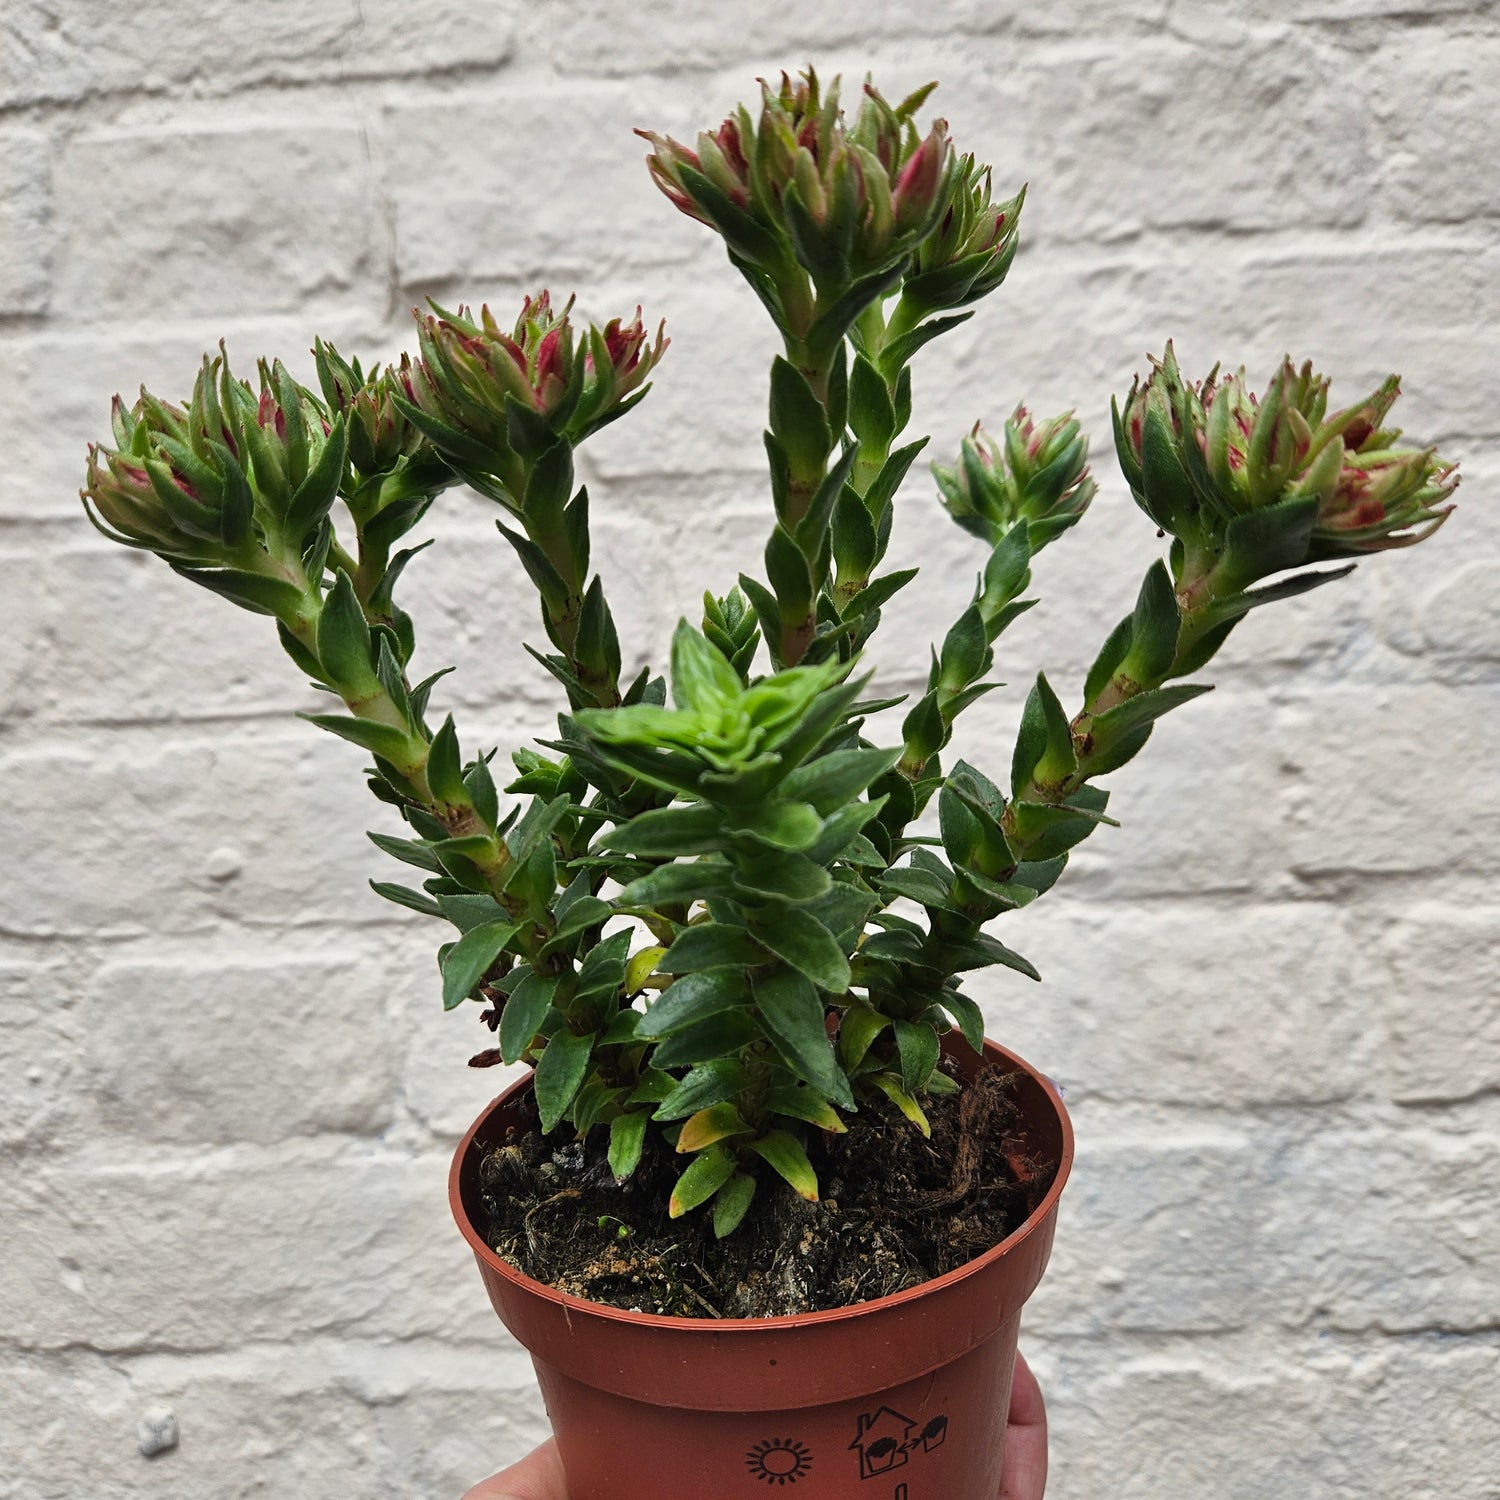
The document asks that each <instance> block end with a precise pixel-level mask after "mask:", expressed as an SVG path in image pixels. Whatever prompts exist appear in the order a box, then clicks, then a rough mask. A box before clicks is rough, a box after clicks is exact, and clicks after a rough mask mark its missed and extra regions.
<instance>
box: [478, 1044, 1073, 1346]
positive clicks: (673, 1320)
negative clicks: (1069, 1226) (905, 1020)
mask: <svg viewBox="0 0 1500 1500" xmlns="http://www.w3.org/2000/svg"><path fill="white" fill-rule="evenodd" d="M984 1056H985V1057H986V1059H988V1060H990V1061H992V1062H994V1061H1004V1062H1007V1063H1009V1064H1010V1065H1011V1066H1010V1068H1008V1069H1007V1071H1008V1072H1021V1073H1026V1074H1028V1075H1029V1076H1030V1077H1031V1078H1032V1079H1034V1080H1035V1081H1036V1082H1037V1083H1039V1084H1040V1085H1041V1087H1042V1091H1043V1093H1044V1094H1045V1095H1046V1096H1047V1098H1048V1100H1049V1102H1050V1103H1051V1104H1052V1106H1053V1108H1054V1110H1055V1111H1056V1113H1057V1122H1058V1126H1059V1129H1060V1132H1061V1135H1062V1149H1061V1151H1060V1152H1059V1154H1058V1163H1057V1172H1056V1175H1055V1176H1054V1177H1053V1179H1052V1185H1051V1186H1050V1187H1049V1188H1048V1189H1047V1192H1046V1194H1045V1195H1044V1196H1043V1198H1042V1201H1041V1202H1040V1203H1039V1204H1038V1205H1037V1206H1036V1208H1035V1209H1033V1210H1032V1212H1031V1214H1030V1215H1029V1217H1028V1218H1027V1219H1026V1222H1025V1223H1024V1224H1022V1225H1021V1226H1020V1227H1019V1228H1018V1229H1014V1230H1012V1231H1011V1233H1010V1234H1008V1235H1007V1236H1006V1237H1005V1238H1004V1239H1003V1240H1001V1241H1000V1242H999V1244H997V1245H993V1246H991V1247H990V1249H988V1250H986V1251H985V1252H984V1254H983V1255H976V1256H975V1257H974V1259H973V1260H968V1261H965V1262H964V1263H963V1265H961V1266H956V1267H955V1268H954V1269H953V1270H951V1271H948V1272H946V1273H945V1274H943V1275H942V1276H934V1277H932V1278H931V1279H930V1280H928V1281H924V1282H921V1283H920V1284H919V1285H917V1286H913V1287H907V1288H906V1289H905V1290H904V1291H900V1292H892V1293H891V1294H890V1295H889V1296H886V1297H875V1298H872V1299H871V1300H870V1301H868V1302H855V1303H852V1304H851V1305H849V1306H847V1307H831V1308H826V1309H825V1310H823V1311H822V1312H812V1313H790V1314H785V1315H783V1316H781V1317H776V1318H684V1317H673V1316H670V1315H668V1314H665V1313H644V1312H632V1311H630V1310H629V1309H628V1308H623V1307H613V1306H611V1305H610V1304H608V1303H605V1302H591V1301H589V1300H588V1299H587V1298H586V1297H575V1296H573V1295H572V1294H571V1293H569V1292H560V1291H558V1290H557V1289H556V1288H555V1287H552V1286H549V1285H547V1283H546V1282H544V1281H537V1280H535V1279H533V1278H532V1277H530V1276H527V1275H526V1274H525V1273H524V1272H523V1271H518V1270H517V1269H516V1268H515V1267H514V1266H513V1265H511V1264H510V1262H509V1261H506V1260H503V1259H501V1257H500V1256H498V1255H496V1254H495V1252H494V1251H493V1250H491V1249H490V1247H489V1246H488V1245H487V1244H486V1243H485V1241H484V1238H483V1236H481V1235H480V1233H479V1231H478V1230H477V1229H476V1228H475V1227H474V1225H473V1222H472V1221H471V1220H470V1218H469V1215H468V1213H467V1211H466V1210H465V1208H464V1203H463V1193H462V1187H461V1182H460V1179H461V1177H462V1174H463V1168H464V1163H465V1161H466V1160H467V1158H468V1154H469V1151H470V1149H471V1148H472V1146H473V1144H474V1141H475V1138H476V1137H477V1136H478V1135H479V1132H480V1131H481V1130H482V1129H483V1128H484V1126H485V1125H486V1124H488V1122H489V1119H490V1116H491V1115H493V1114H494V1112H495V1111H496V1110H497V1109H499V1108H500V1107H501V1105H503V1104H506V1103H508V1102H509V1101H510V1099H511V1098H512V1097H513V1096H514V1095H516V1094H518V1093H520V1092H521V1091H523V1090H525V1089H528V1088H530V1087H531V1077H530V1075H528V1076H526V1077H524V1078H518V1079H517V1080H516V1081H515V1082H514V1083H513V1084H511V1086H510V1087H509V1088H507V1089H505V1090H504V1091H503V1092H501V1093H500V1094H498V1095H496V1097H495V1098H493V1099H492V1100H491V1101H490V1102H489V1103H488V1104H487V1105H486V1106H485V1107H484V1109H482V1110H481V1111H480V1113H479V1116H478V1118H477V1119H476V1120H475V1121H474V1123H473V1124H472V1125H470V1126H469V1128H468V1130H466V1131H465V1132H464V1136H463V1139H462V1140H461V1141H460V1142H459V1143H458V1148H457V1149H456V1150H455V1151H454V1153H453V1161H452V1164H451V1165H450V1167H449V1169H448V1205H449V1207H450V1209H451V1210H452V1213H453V1217H454V1219H455V1220H456V1221H457V1223H458V1227H459V1231H460V1233H462V1235H463V1237H464V1238H465V1239H466V1240H467V1241H468V1243H469V1248H470V1249H471V1250H472V1251H473V1252H474V1254H475V1255H476V1256H477V1257H478V1258H479V1261H480V1263H481V1264H482V1265H483V1266H486V1267H487V1268H488V1269H489V1270H491V1271H493V1272H494V1273H495V1274H496V1275H497V1276H499V1277H501V1278H502V1279H504V1280H505V1281H508V1282H510V1283H512V1284H513V1285H514V1286H515V1287H516V1288H517V1290H519V1291H522V1292H525V1293H527V1294H528V1295H530V1296H533V1297H536V1298H539V1299H540V1300H542V1301H544V1302H550V1303H551V1304H553V1306H555V1307H557V1308H559V1309H560V1310H561V1311H562V1312H563V1314H564V1315H565V1316H567V1317H572V1316H577V1315H581V1316H585V1317H595V1318H600V1319H603V1320H604V1321H605V1322H609V1323H622V1324H630V1325H632V1326H634V1327H638V1328H641V1327H644V1328H660V1329H664V1330H670V1331H672V1332H674V1333H681V1332H689V1331H691V1332H696V1333H701V1334H704V1335H713V1336H721V1335H723V1334H725V1333H757V1332H762V1333H777V1332H785V1331H786V1330H788V1329H792V1328H806V1327H809V1326H818V1325H826V1324H838V1323H841V1322H844V1321H846V1320H848V1319H850V1318H856V1317H864V1316H869V1315H871V1314H873V1313H878V1312H882V1311H884V1310H885V1309H887V1308H894V1307H900V1306H902V1305H903V1304H905V1303H909V1302H915V1301H916V1300H917V1299H918V1298H921V1297H927V1296H931V1295H932V1294H933V1293H935V1292H938V1291H941V1290H943V1289H945V1288H947V1287H951V1286H957V1285H959V1284H960V1283H962V1282H964V1281H967V1280H968V1279H969V1278H970V1277H971V1276H975V1275H977V1274H979V1273H980V1272H982V1271H983V1270H984V1269H985V1268H986V1267H987V1266H989V1265H990V1264H992V1263H993V1262H994V1261H996V1260H998V1259H999V1258H1000V1257H1001V1256H1002V1255H1006V1254H1008V1253H1009V1252H1010V1251H1012V1250H1014V1249H1015V1248H1016V1247H1017V1246H1018V1245H1020V1244H1022V1243H1023V1242H1024V1241H1025V1240H1027V1239H1029V1238H1030V1237H1031V1235H1032V1234H1033V1233H1035V1232H1036V1231H1037V1230H1038V1229H1040V1228H1041V1227H1042V1226H1044V1225H1045V1224H1047V1223H1048V1221H1049V1220H1050V1218H1051V1216H1052V1214H1053V1212H1054V1210H1055V1209H1056V1207H1057V1201H1058V1199H1059V1198H1060V1197H1061V1196H1062V1190H1063V1188H1064V1187H1065V1186H1066V1185H1067V1181H1068V1176H1069V1173H1070V1172H1071V1171H1072V1167H1073V1156H1074V1138H1073V1122H1072V1121H1071V1120H1070V1119H1069V1118H1068V1111H1067V1108H1066V1106H1065V1105H1064V1104H1063V1100H1062V1094H1061V1093H1060V1091H1059V1089H1058V1087H1057V1085H1056V1084H1055V1083H1054V1082H1053V1081H1052V1080H1051V1079H1050V1078H1049V1077H1047V1075H1046V1074H1045V1073H1042V1072H1040V1071H1039V1070H1038V1069H1036V1068H1034V1067H1032V1066H1031V1064H1030V1063H1028V1062H1027V1061H1026V1060H1025V1059H1024V1058H1023V1057H1020V1056H1019V1055H1018V1054H1016V1053H1014V1052H1012V1051H1011V1050H1010V1049H1009V1048H1008V1047H1002V1046H1001V1045H1000V1044H999V1043H998V1042H995V1041H992V1040H990V1038H989V1037H986V1038H985V1039H984Z"/></svg>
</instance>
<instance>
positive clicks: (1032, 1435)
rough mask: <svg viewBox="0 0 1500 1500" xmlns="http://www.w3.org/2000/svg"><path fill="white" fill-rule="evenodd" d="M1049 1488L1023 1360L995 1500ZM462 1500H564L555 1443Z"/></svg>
mask: <svg viewBox="0 0 1500 1500" xmlns="http://www.w3.org/2000/svg"><path fill="white" fill-rule="evenodd" d="M1046 1488H1047V1408H1046V1404H1045V1403H1044V1402H1043V1400H1042V1391H1041V1387H1040V1386H1038V1385H1037V1383H1036V1376H1035V1375H1033V1374H1032V1373H1031V1370H1030V1368H1029V1367H1028V1366H1027V1364H1026V1361H1025V1360H1024V1359H1023V1358H1022V1357H1021V1355H1019V1354H1017V1355H1016V1373H1015V1378H1014V1380H1013V1381H1012V1382H1011V1387H1010V1414H1009V1416H1008V1418H1007V1419H1006V1428H1005V1488H1004V1489H1003V1490H1002V1491H1001V1492H1000V1496H999V1500H1042V1494H1043V1491H1045V1489H1046ZM464 1500H568V1485H567V1480H566V1478H565V1477H564V1475H563V1468H562V1461H561V1460H560V1459H559V1458H558V1456H557V1444H556V1443H551V1442H548V1443H543V1444H542V1446H541V1447H540V1448H538V1449H536V1450H535V1452H533V1453H529V1454H527V1456H526V1457H525V1458H523V1459H522V1460H521V1462H520V1463H518V1464H514V1465H512V1467H510V1468H509V1469H507V1470H506V1471H505V1472H504V1473H503V1474H496V1475H495V1477H494V1478H493V1479H486V1480H485V1481H484V1482H483V1483H482V1484H477V1485H475V1486H474V1488H473V1489H471V1490H470V1491H469V1492H468V1493H467V1494H466V1495H465V1496H464Z"/></svg>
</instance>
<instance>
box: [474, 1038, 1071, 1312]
mask: <svg viewBox="0 0 1500 1500" xmlns="http://www.w3.org/2000/svg"><path fill="white" fill-rule="evenodd" d="M945 1066H947V1064H945ZM525 1108H526V1111H527V1113H526V1114H525V1115H524V1116H523V1122H522V1124H521V1126H519V1127H516V1128H513V1129H512V1130H511V1131H510V1132H509V1133H508V1135H507V1137H506V1140H505V1142H504V1143H503V1144H501V1145H496V1146H492V1147H490V1149H489V1153H488V1155H487V1156H486V1157H485V1159H484V1161H483V1163H482V1164H481V1167H480V1174H479V1177H480V1184H481V1215H482V1217H483V1219H484V1220H485V1222H483V1223H482V1224H481V1225H480V1226H479V1227H480V1228H481V1229H482V1231H483V1233H484V1236H485V1239H486V1241H487V1242H488V1243H489V1245H490V1247H491V1248H492V1249H493V1250H494V1251H495V1252H496V1254H498V1255H499V1256H500V1257H501V1258H502V1259H504V1260H506V1261H508V1262H509V1263H510V1264H511V1265H513V1266H515V1267H516V1269H517V1270H519V1271H521V1272H523V1273H524V1274H525V1275H527V1276H530V1277H532V1278H533V1279H534V1280H536V1281H541V1282H545V1283H547V1284H548V1285H550V1286H553V1287H556V1288H557V1289H558V1290H559V1291H563V1292H568V1293H571V1294H572V1295H573V1296H576V1297H584V1298H587V1299H588V1300H589V1301H592V1302H603V1303H608V1304H609V1305H611V1306H614V1307H620V1308H626V1309H628V1310H630V1311H634V1312H646V1313H665V1314H669V1315H672V1316H677V1317H688V1318H771V1317H781V1316H785V1315H787V1314H792V1313H807V1312H819V1311H822V1310H824V1309H827V1308H834V1307H847V1306H850V1305H852V1304H854V1303H857V1302H868V1301H870V1300H872V1299H873V1298H876V1297H885V1296H888V1295H890V1294H891V1293H893V1292H899V1291H903V1290H905V1289H906V1288H907V1287H913V1286H918V1285H920V1284H921V1283H922V1282H924V1281H929V1280H931V1279H932V1278H933V1277H935V1276H942V1275H944V1274H945V1273H946V1272H948V1271H951V1270H954V1269H955V1268H956V1267H958V1266H961V1265H963V1264H964V1262H966V1261H969V1260H972V1259H973V1258H974V1257H975V1256H977V1255H982V1254H984V1252H985V1251H986V1250H989V1249H991V1248H992V1247H993V1246H995V1245H997V1244H999V1242H1000V1241H1001V1240H1003V1239H1004V1238H1005V1237H1006V1236H1007V1235H1008V1234H1010V1233H1011V1232H1012V1231H1014V1230H1015V1229H1017V1228H1019V1227H1020V1226H1021V1224H1023V1223H1024V1222H1025V1221H1026V1219H1027V1218H1028V1217H1029V1216H1030V1215H1031V1213H1032V1211H1033V1210H1034V1209H1035V1208H1036V1207H1037V1205H1038V1204H1039V1203H1040V1202H1041V1200H1042V1198H1043V1197H1044V1196H1045V1194H1046V1191H1047V1188H1048V1186H1049V1185H1050V1183H1051V1182H1052V1178H1053V1175H1054V1169H1055V1167H1056V1165H1057V1164H1056V1163H1055V1162H1049V1161H1040V1160H1037V1159H1035V1157H1033V1156H1032V1155H1031V1154H1030V1151H1029V1148H1028V1146H1027V1143H1026V1141H1025V1139H1024V1137H1023V1125H1022V1119H1021V1115H1020V1112H1019V1111H1018V1110H1017V1108H1016V1106H1015V1104H1014V1103H1013V1101H1012V1098H1011V1085H1010V1082H1009V1081H1008V1079H1007V1077H1006V1076H1005V1075H1003V1074H1001V1073H999V1072H997V1071H994V1070H990V1071H987V1072H984V1073H981V1074H980V1075H979V1076H978V1078H977V1079H976V1080H975V1082H974V1083H972V1084H969V1085H967V1086H965V1087H964V1088H963V1089H962V1091H961V1092H960V1093H958V1094H950V1095H936V1096H933V1097H932V1098H931V1099H930V1102H929V1104H928V1107H927V1114H928V1118H929V1121H930V1123H931V1125H932V1139H931V1140H926V1139H924V1138H923V1136H922V1135H921V1134H920V1133H919V1132H918V1131H917V1130H916V1129H915V1128H914V1127H913V1126H912V1125H911V1124H910V1123H909V1122H908V1121H906V1120H905V1119H904V1118H903V1117H902V1116H901V1115H900V1114H899V1113H898V1112H897V1111H896V1109H895V1108H894V1106H888V1105H886V1103H885V1101H883V1100H882V1101H881V1107H868V1106H867V1107H866V1108H865V1109H864V1110H863V1111H862V1112H861V1113H860V1114H859V1115H857V1116H855V1117H854V1118H853V1119H852V1120H851V1121H850V1122H849V1132H848V1134H847V1135H828V1134H825V1133H824V1132H821V1131H810V1132H809V1134H810V1136H811V1139H809V1141H808V1143H807V1145H808V1154H809V1156H810V1157H811V1158H812V1162H813V1165H814V1167H815V1168H816V1169H817V1173H818V1181H819V1184H820V1186H821V1188H822V1193H823V1201H822V1202H821V1203H818V1204H811V1203H807V1202H806V1201H804V1200H803V1199H801V1198H799V1197H797V1195H796V1194H795V1193H793V1192H792V1191H791V1189H790V1188H788V1187H786V1186H785V1185H784V1184H783V1183H782V1182H781V1181H780V1179H778V1178H775V1177H773V1176H771V1175H770V1174H769V1173H766V1174H764V1180H763V1181H762V1183H761V1188H760V1191H759V1193H758V1194H757V1195H756V1198H755V1202H754V1204H753V1205H752V1207H751V1210H750V1213H749V1215H748V1216H747V1218H746V1220H745V1222H744V1223H743V1224H742V1225H741V1227H740V1228H739V1229H738V1230H736V1231H735V1233H734V1234H732V1235H730V1236H729V1237H728V1238H727V1239H723V1240H718V1239H715V1238H714V1232H713V1223H712V1215H711V1214H710V1213H708V1212H706V1211H701V1210H700V1211H698V1212H694V1213H691V1214H688V1215H687V1216H685V1217H684V1218H681V1219H671V1218H668V1216H667V1200H668V1198H669V1197H670V1196H671V1192H672V1185H673V1183H674V1182H675V1181H676V1179H677V1175H678V1173H679V1171H680V1170H681V1158H680V1157H676V1156H675V1155H674V1153H673V1152H672V1151H671V1150H670V1148H669V1147H667V1146H666V1145H665V1143H663V1142H661V1141H660V1140H657V1139H655V1138H653V1139H650V1140H648V1142H647V1147H646V1152H645V1154H644V1155H643V1156H642V1159H641V1165H640V1167H639V1168H638V1169H637V1172H636V1175H635V1176H634V1177H633V1178H632V1179H631V1180H630V1181H629V1182H627V1183H625V1184H624V1185H617V1184H616V1182H615V1180H614V1177H613V1176H612V1174H611V1173H610V1170H609V1164H608V1162H607V1161H606V1159H605V1150H606V1145H607V1132H606V1131H602V1130H596V1131H594V1132H592V1133H591V1135H590V1137H589V1139H587V1140H586V1141H576V1140H575V1141H573V1142H570V1143H568V1144H565V1145H562V1146H559V1145H558V1144H557V1140H558V1138H557V1136H555V1135H554V1136H551V1137H544V1136H542V1135H541V1134H540V1133H539V1132H538V1130H537V1127H536V1117H535V1112H534V1105H533V1104H532V1102H531V1099H530V1096H529V1095H528V1096H527V1098H526V1105H525Z"/></svg>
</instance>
